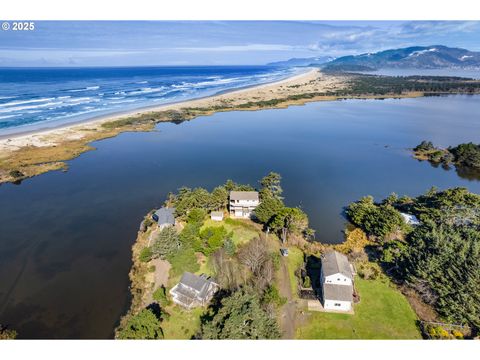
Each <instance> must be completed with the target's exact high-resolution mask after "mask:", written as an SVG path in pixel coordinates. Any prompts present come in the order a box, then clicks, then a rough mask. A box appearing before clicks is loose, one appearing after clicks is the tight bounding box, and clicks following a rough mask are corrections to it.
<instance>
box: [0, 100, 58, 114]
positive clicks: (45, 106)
mask: <svg viewBox="0 0 480 360" xmlns="http://www.w3.org/2000/svg"><path fill="white" fill-rule="evenodd" d="M60 104H62V102H61V101H60V102H49V103H46V104H40V105H27V106H16V107H8V108H5V109H0V113H3V114H8V113H12V112H17V111H23V110H29V109H39V108H48V107H49V106H50V107H51V106H53V105H60Z"/></svg>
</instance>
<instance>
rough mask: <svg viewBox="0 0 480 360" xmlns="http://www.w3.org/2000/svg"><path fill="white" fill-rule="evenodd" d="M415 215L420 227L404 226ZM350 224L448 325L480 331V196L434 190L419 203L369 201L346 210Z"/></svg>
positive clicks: (455, 190) (393, 197) (416, 200)
mask: <svg viewBox="0 0 480 360" xmlns="http://www.w3.org/2000/svg"><path fill="white" fill-rule="evenodd" d="M399 211H402V212H406V213H409V214H413V215H415V216H416V217H417V218H418V219H419V220H420V225H417V226H410V225H407V224H405V223H404V222H403V221H401V217H400V212H399ZM347 216H348V218H349V220H350V221H351V222H352V223H353V224H355V225H356V226H358V227H360V228H362V229H363V230H364V231H365V232H366V233H367V234H368V235H369V236H371V238H373V239H374V240H375V242H376V244H377V247H376V250H377V251H378V252H379V254H380V255H379V257H378V261H379V262H380V263H381V264H382V265H384V266H385V268H388V269H390V270H391V271H390V275H392V276H394V277H395V278H396V279H397V280H399V281H401V282H403V283H404V284H406V285H408V286H410V287H412V288H413V289H415V290H416V292H417V293H418V294H419V295H420V296H421V297H422V299H423V300H424V301H425V302H426V303H428V304H430V305H431V306H432V307H433V308H434V309H435V310H436V311H437V312H438V313H439V314H440V315H441V316H442V317H443V318H444V319H445V320H447V321H449V322H453V323H460V324H467V325H469V326H471V327H472V328H473V329H475V330H476V331H478V329H479V328H480V195H478V194H474V193H470V192H469V191H468V190H467V189H465V188H453V189H447V190H444V191H438V190H437V189H435V188H432V189H431V190H430V191H428V192H427V193H425V194H424V195H421V196H418V197H416V198H409V197H402V198H398V197H397V196H396V195H391V196H389V197H388V198H387V199H385V200H383V201H382V202H380V203H375V202H374V201H373V198H371V197H366V198H363V199H361V200H359V201H357V202H355V203H352V204H350V205H349V206H348V208H347Z"/></svg>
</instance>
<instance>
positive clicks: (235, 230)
mask: <svg viewBox="0 0 480 360" xmlns="http://www.w3.org/2000/svg"><path fill="white" fill-rule="evenodd" d="M280 182H281V177H280V175H279V174H277V173H270V174H268V175H267V176H266V177H264V178H263V179H262V180H261V181H260V190H259V193H260V196H261V198H262V199H276V201H277V202H276V203H275V204H276V207H275V209H273V211H272V209H269V210H268V211H269V214H270V215H269V216H268V217H265V219H264V221H260V220H258V219H257V221H256V222H255V221H252V220H246V219H242V220H240V219H231V218H227V219H225V220H223V221H221V222H214V221H212V220H210V219H207V214H208V213H209V212H210V211H212V210H217V211H218V210H220V211H223V212H225V211H226V210H227V205H228V194H229V192H230V191H232V190H246V191H251V190H254V188H253V187H252V186H250V185H247V184H237V183H235V182H233V181H231V180H228V181H227V182H226V183H225V184H223V185H220V186H217V187H215V188H214V189H213V190H212V191H208V190H206V189H203V188H195V189H190V188H186V187H182V188H180V189H179V190H178V192H177V193H175V194H173V193H172V194H169V196H168V198H167V200H166V202H165V205H167V206H169V207H175V209H176V210H175V215H176V221H177V226H175V227H166V228H164V229H162V230H160V229H159V228H158V227H157V226H156V225H155V223H154V222H151V221H150V220H148V219H149V217H150V214H151V213H150V214H149V215H147V216H146V218H145V220H144V221H143V225H142V226H141V231H139V235H138V239H137V242H136V243H135V245H134V249H133V262H134V265H133V267H132V271H131V273H130V278H131V280H132V287H131V288H132V296H133V299H132V306H131V309H130V311H129V313H128V314H127V315H126V316H125V317H124V318H123V319H122V320H121V323H120V325H119V327H118V328H117V331H116V338H119V339H120V338H121V339H124V338H135V337H139V338H142V337H144V338H163V337H164V338H171V337H176V338H178V337H179V336H180V337H184V336H187V337H189V338H204V339H229V338H230V339H231V338H235V339H272V338H278V337H280V336H281V330H280V326H279V324H278V320H277V317H278V312H279V309H280V308H281V307H282V306H283V305H284V304H285V302H286V299H285V297H284V296H282V295H281V294H280V291H279V287H278V281H279V278H278V276H277V272H278V270H279V266H280V259H279V258H280V255H279V253H278V250H279V238H278V236H277V234H278V235H280V234H282V235H283V236H284V238H285V239H288V238H290V237H291V238H294V237H296V236H302V234H303V232H304V231H305V230H306V229H307V228H308V227H307V226H308V218H307V216H306V214H305V213H303V212H302V211H301V210H300V209H298V208H289V207H286V206H285V205H284V204H283V199H282V197H281V194H282V188H281V184H280ZM279 205H280V206H279ZM268 226H272V229H273V231H272V232H271V233H270V235H269V236H268V237H267V236H266V235H265V234H264V230H265V229H266V228H267V227H268ZM300 254H301V252H300ZM157 261H163V262H167V263H168V264H169V266H168V267H167V268H168V269H169V270H168V271H169V273H168V279H167V280H166V282H165V281H164V282H163V283H162V284H158V283H157V282H156V280H155V279H156V278H158V277H161V276H162V275H161V274H157V270H158V269H157V267H156V266H157V265H159V263H158V262H157ZM152 266H153V267H154V268H153V270H152ZM152 271H153V274H152ZM185 271H189V272H192V273H200V274H201V273H203V274H208V275H209V276H212V277H213V278H214V279H215V281H216V282H217V283H218V285H219V286H220V291H218V292H217V293H216V295H215V297H214V299H213V302H212V303H211V305H210V306H209V307H208V308H205V309H194V310H192V311H191V312H188V311H186V310H183V309H180V308H179V307H178V306H176V305H174V304H172V302H171V300H170V295H169V293H168V289H170V288H171V287H173V285H175V283H176V282H178V280H179V279H180V276H181V274H182V273H183V272H185ZM150 274H152V275H150ZM164 275H165V274H164ZM287 281H288V282H289V281H290V280H289V279H287ZM239 304H242V306H239ZM187 313H188V314H187ZM179 323H182V324H183V325H182V326H183V330H182V329H180V330H179V329H177V330H175V329H176V328H177V325H178V324H179ZM187 323H188V324H189V325H187ZM175 324H177V325H175ZM239 324H243V326H239ZM179 331H180V333H181V332H182V331H184V333H183V334H182V335H179Z"/></svg>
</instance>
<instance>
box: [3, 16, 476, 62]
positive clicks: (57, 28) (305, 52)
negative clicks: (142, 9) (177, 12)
mask: <svg viewBox="0 0 480 360" xmlns="http://www.w3.org/2000/svg"><path fill="white" fill-rule="evenodd" d="M478 39H480V22H479V21H406V22H398V21H380V22H379V21H318V22H312V21H241V22H239V21H37V22H35V30H33V31H13V30H11V29H9V30H0V67H20V66H29V67H30V66H31V67H36V66H39V67H40V66H76V67H79V66H148V65H170V66H178V65H185V66H188V65H260V64H266V63H269V62H274V61H279V60H287V59H290V58H294V57H295V58H303V57H319V56H331V57H338V56H343V55H355V54H361V53H366V52H376V51H380V50H386V49H390V48H401V47H406V46H414V45H424V46H429V45H446V46H451V47H461V48H466V49H468V50H472V51H480V41H478Z"/></svg>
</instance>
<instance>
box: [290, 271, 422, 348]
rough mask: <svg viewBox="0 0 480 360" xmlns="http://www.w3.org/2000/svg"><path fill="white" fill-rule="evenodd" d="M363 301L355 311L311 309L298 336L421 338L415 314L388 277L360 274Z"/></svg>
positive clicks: (359, 288)
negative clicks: (374, 278)
mask: <svg viewBox="0 0 480 360" xmlns="http://www.w3.org/2000/svg"><path fill="white" fill-rule="evenodd" d="M355 281H356V287H357V290H358V292H359V293H360V299H361V301H360V303H358V304H356V305H355V306H354V309H355V314H354V315H348V314H333V313H323V312H308V314H309V319H308V322H307V323H306V324H305V325H303V326H301V327H299V328H298V329H297V333H296V337H297V338H298V339H420V338H421V336H420V332H419V330H418V329H417V326H416V323H415V321H416V319H417V317H416V315H415V313H414V312H413V310H412V308H411V307H410V305H409V304H408V302H407V300H406V299H405V298H404V296H403V295H402V294H401V293H400V292H399V291H398V290H397V289H395V288H394V287H393V286H392V285H391V284H390V282H389V280H388V279H386V278H383V279H377V280H363V279H360V278H358V277H357V279H356V280H355Z"/></svg>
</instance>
